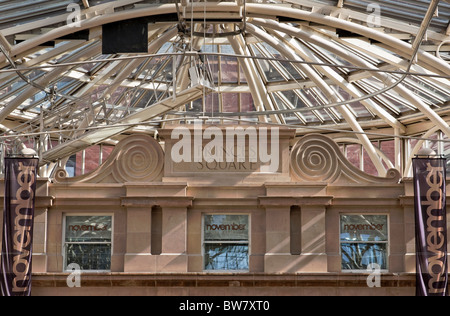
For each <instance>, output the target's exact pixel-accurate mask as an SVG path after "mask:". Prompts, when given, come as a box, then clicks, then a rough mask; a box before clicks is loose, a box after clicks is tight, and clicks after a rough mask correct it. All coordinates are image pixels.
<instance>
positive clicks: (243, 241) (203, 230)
mask: <svg viewBox="0 0 450 316" xmlns="http://www.w3.org/2000/svg"><path fill="white" fill-rule="evenodd" d="M210 215H243V216H247V217H248V233H247V234H248V236H247V240H225V241H220V240H205V217H206V216H210ZM201 225H202V236H201V238H202V259H203V260H202V271H203V272H209V273H226V272H233V273H248V272H250V254H251V228H252V227H251V214H249V213H227V212H226V213H203V214H202V224H201ZM219 243H220V244H235V245H241V244H247V246H248V253H247V258H248V269H245V270H244V269H241V270H223V269H222V270H211V269H206V252H205V245H206V244H219Z"/></svg>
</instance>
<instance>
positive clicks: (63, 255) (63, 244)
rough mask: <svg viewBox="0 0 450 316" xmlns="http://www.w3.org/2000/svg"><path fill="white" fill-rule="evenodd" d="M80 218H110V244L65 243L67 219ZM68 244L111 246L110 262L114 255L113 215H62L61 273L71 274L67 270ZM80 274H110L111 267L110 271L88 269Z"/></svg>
mask: <svg viewBox="0 0 450 316" xmlns="http://www.w3.org/2000/svg"><path fill="white" fill-rule="evenodd" d="M81 216H91V217H94V216H110V217H111V241H110V242H100V241H99V242H86V241H83V242H67V241H66V226H67V217H81ZM68 244H78V245H82V244H88V245H111V261H112V257H113V253H114V214H113V213H64V215H63V226H62V243H61V248H62V250H61V251H62V257H63V272H72V270H70V269H67V266H68V264H67V255H66V250H67V245H68ZM82 272H94V273H97V272H100V273H101V272H111V266H110V269H107V270H98V269H89V270H82Z"/></svg>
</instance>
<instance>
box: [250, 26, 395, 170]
mask: <svg viewBox="0 0 450 316" xmlns="http://www.w3.org/2000/svg"><path fill="white" fill-rule="evenodd" d="M247 31H248V32H249V33H250V34H252V35H254V36H256V37H257V38H259V39H260V40H262V41H264V42H266V43H268V44H269V45H271V46H272V47H274V48H275V49H277V50H278V51H279V52H280V53H282V54H284V55H285V56H286V57H288V59H292V60H300V58H299V57H298V55H297V54H296V53H295V52H294V51H293V50H292V49H291V48H290V47H288V46H286V45H285V44H284V43H283V42H281V41H280V40H278V39H276V38H275V37H273V36H270V35H269V34H267V33H265V32H263V31H262V30H261V29H258V28H256V27H255V26H254V25H252V24H249V23H248V24H247ZM299 68H301V70H302V71H303V72H304V73H305V74H306V75H307V76H308V77H309V78H310V79H312V80H313V81H314V82H315V83H316V84H317V86H318V87H319V88H320V89H321V90H322V92H323V93H324V94H325V95H326V97H327V98H328V100H329V101H331V102H340V101H341V98H340V97H339V95H338V94H337V93H336V92H335V91H333V90H332V89H331V88H330V87H329V85H328V84H327V83H326V82H325V81H324V80H323V79H322V78H321V77H320V76H319V75H318V74H317V73H316V72H315V71H314V70H313V69H312V67H311V66H309V65H303V64H299ZM337 110H338V111H339V112H340V114H341V115H342V116H343V117H344V118H345V120H346V121H347V122H348V124H349V125H350V126H351V128H352V130H353V131H356V132H360V133H363V132H364V131H363V129H362V128H361V126H360V125H359V124H358V122H357V120H356V118H355V117H354V115H353V114H352V113H351V112H350V111H349V110H348V108H347V107H346V106H339V107H337ZM357 137H358V139H359V140H360V141H361V143H362V144H363V146H364V148H365V149H366V151H367V153H368V154H369V156H370V158H371V160H372V162H373V163H374V165H375V167H376V168H377V171H378V174H379V175H380V176H385V175H386V169H385V168H384V166H383V163H382V161H381V159H380V156H378V154H377V152H376V150H375V147H374V146H373V144H372V142H371V141H370V139H369V137H367V135H364V134H359V133H358V135H357Z"/></svg>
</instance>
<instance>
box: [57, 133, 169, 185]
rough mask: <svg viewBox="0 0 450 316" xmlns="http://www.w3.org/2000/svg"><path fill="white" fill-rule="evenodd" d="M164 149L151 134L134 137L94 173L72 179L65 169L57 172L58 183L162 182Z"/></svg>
mask: <svg viewBox="0 0 450 316" xmlns="http://www.w3.org/2000/svg"><path fill="white" fill-rule="evenodd" d="M163 168H164V151H163V149H162V148H161V146H160V145H159V143H158V142H157V141H156V140H155V139H153V138H152V137H150V136H147V135H135V136H130V137H128V138H126V139H124V140H122V141H121V142H120V143H119V144H117V146H116V147H115V149H114V151H113V152H112V153H111V155H110V156H109V158H108V159H107V160H106V161H105V163H104V164H102V165H101V166H100V167H99V168H97V169H96V170H95V171H93V172H92V173H89V174H86V175H83V176H78V177H74V178H68V175H67V172H66V170H65V169H64V168H58V169H57V170H56V171H55V173H54V175H53V178H54V181H55V182H57V183H69V182H70V183H73V182H78V183H125V182H153V181H161V179H162V173H163Z"/></svg>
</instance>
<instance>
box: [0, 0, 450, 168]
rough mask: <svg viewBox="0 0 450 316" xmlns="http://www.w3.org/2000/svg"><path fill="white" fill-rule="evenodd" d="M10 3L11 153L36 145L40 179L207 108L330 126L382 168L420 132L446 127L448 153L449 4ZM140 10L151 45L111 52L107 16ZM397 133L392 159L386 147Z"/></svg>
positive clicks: (6, 147) (0, 107) (308, 128)
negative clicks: (106, 44) (77, 158)
mask: <svg viewBox="0 0 450 316" xmlns="http://www.w3.org/2000/svg"><path fill="white" fill-rule="evenodd" d="M155 2H156V3H155ZM0 12H2V14H1V15H0V50H1V52H0V130H1V131H2V136H1V139H0V145H1V154H2V155H4V154H5V153H8V152H14V151H15V150H18V149H17V148H20V147H24V146H27V147H34V148H35V149H36V150H37V152H39V154H40V157H41V158H42V159H41V164H42V172H41V175H42V176H51V174H52V172H53V170H54V169H55V167H56V166H60V165H65V163H66V162H67V160H68V159H69V158H70V157H71V156H72V155H74V154H76V153H77V152H79V151H82V150H85V149H86V148H88V147H90V146H92V145H96V144H115V143H116V142H117V140H119V139H120V138H121V137H122V135H123V133H127V134H129V133H142V132H145V133H150V134H155V131H156V130H157V129H158V128H160V127H163V126H164V125H165V124H171V123H172V122H177V123H179V122H181V123H185V124H189V123H192V122H193V121H194V120H195V119H196V118H197V119H198V118H201V119H203V120H204V121H205V122H213V123H218V122H219V123H233V122H238V123H243V124H274V125H284V126H287V127H290V128H295V129H296V130H297V134H298V135H299V136H300V135H304V134H307V133H309V132H312V131H314V132H322V133H326V134H328V135H330V136H331V137H334V138H335V139H336V140H337V141H338V142H339V143H342V144H343V146H344V147H345V146H346V145H347V144H350V143H355V144H359V145H361V146H362V148H363V150H361V152H363V151H364V152H365V153H366V154H367V155H368V157H370V160H371V161H372V163H373V165H374V166H375V168H376V172H377V174H378V175H384V174H385V173H386V170H387V169H388V168H391V167H395V168H397V169H399V170H400V171H402V172H404V175H405V176H408V175H409V174H408V172H409V164H408V161H409V160H408V159H409V157H410V155H413V154H414V153H415V152H417V150H418V146H423V145H424V142H426V141H425V140H424V139H422V140H420V141H419V142H418V143H417V144H416V145H414V139H415V138H419V139H421V138H430V137H434V136H433V135H437V136H436V142H435V146H437V147H439V148H440V151H441V152H442V153H445V152H446V151H447V150H448V151H449V153H450V146H448V149H447V139H448V138H449V137H450V127H449V125H448V121H449V120H450V117H448V115H449V113H450V107H449V105H450V65H449V61H450V26H449V18H450V3H448V1H443V0H442V1H439V0H426V1H423V0H421V1H419V0H398V1H391V0H374V1H371V2H370V4H368V3H367V2H365V1H362V0H339V1H333V0H286V1H283V0H279V1H265V0H258V1H250V0H236V1H233V0H230V1H226V2H225V1H224V2H221V1H219V2H216V1H210V0H199V1H189V0H181V1H178V0H177V1H168V2H167V1H162V2H161V3H160V2H159V1H149V0H114V1H111V0H96V1H92V0H83V1H75V0H72V1H31V0H25V1H21V2H20V4H18V3H17V1H2V2H1V3H0ZM139 17H151V18H152V20H151V22H149V33H148V39H149V40H148V43H149V44H148V54H137V55H136V54H134V55H133V54H117V55H103V54H102V26H103V25H105V24H108V23H112V22H118V21H124V20H128V19H133V18H139ZM174 17H176V18H175V19H174ZM431 130H432V131H433V132H430V131H431ZM155 137H157V135H155ZM387 140H392V142H393V143H394V147H395V149H394V157H392V158H391V159H389V158H388V157H387V155H386V154H384V153H383V151H382V149H381V148H380V147H379V146H377V145H376V142H377V141H378V142H380V141H387ZM432 140H433V139H432V138H431V140H430V141H432ZM414 146H415V147H414ZM362 167H363V166H362Z"/></svg>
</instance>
